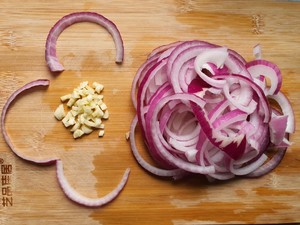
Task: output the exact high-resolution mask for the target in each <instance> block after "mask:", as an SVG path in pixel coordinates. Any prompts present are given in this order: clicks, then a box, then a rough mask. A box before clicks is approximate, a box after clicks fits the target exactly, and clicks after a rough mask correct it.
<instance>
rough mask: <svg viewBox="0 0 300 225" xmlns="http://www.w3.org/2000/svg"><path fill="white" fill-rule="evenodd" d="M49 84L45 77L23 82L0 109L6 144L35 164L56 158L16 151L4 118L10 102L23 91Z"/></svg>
mask: <svg viewBox="0 0 300 225" xmlns="http://www.w3.org/2000/svg"><path fill="white" fill-rule="evenodd" d="M49 84H50V81H49V80H46V79H39V80H35V81H32V82H29V83H27V84H25V85H24V86H23V87H21V88H19V89H18V90H16V91H15V92H13V93H12V95H11V96H10V97H9V98H8V99H7V101H6V103H5V105H4V107H3V109H2V114H1V129H2V134H3V137H4V140H5V141H6V143H7V145H8V146H9V147H10V149H11V150H12V151H13V152H14V153H15V154H16V155H17V156H19V157H20V158H22V159H24V160H26V161H29V162H32V163H37V164H45V165H48V164H52V163H55V161H56V160H57V158H48V159H34V158H31V157H28V156H27V155H26V154H24V153H23V152H21V151H18V149H17V148H16V147H15V146H14V145H13V143H12V141H11V139H10V137H9V135H8V133H7V130H6V126H5V118H6V114H7V111H8V110H9V107H10V106H11V104H12V102H13V101H14V100H15V99H16V98H17V97H18V96H19V95H20V94H22V93H23V92H24V91H26V90H28V89H31V88H34V87H40V86H42V87H48V86H49Z"/></svg>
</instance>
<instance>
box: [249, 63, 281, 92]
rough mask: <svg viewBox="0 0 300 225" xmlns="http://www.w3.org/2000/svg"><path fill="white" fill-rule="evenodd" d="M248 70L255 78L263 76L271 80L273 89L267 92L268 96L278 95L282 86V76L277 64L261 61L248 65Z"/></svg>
mask: <svg viewBox="0 0 300 225" xmlns="http://www.w3.org/2000/svg"><path fill="white" fill-rule="evenodd" d="M246 68H247V70H248V71H249V72H250V74H251V76H252V77H254V78H258V77H260V76H263V77H268V78H269V79H270V81H271V87H270V88H268V89H267V90H266V95H273V94H277V93H278V91H279V90H280V88H281V84H282V78H281V77H282V76H281V72H280V70H279V68H278V67H277V66H276V65H275V64H273V63H271V62H269V61H266V60H262V59H260V60H254V61H251V62H249V63H247V64H246Z"/></svg>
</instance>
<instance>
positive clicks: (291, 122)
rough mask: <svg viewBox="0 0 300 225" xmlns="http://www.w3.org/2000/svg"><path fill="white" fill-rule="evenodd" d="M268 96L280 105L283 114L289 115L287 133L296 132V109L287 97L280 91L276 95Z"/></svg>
mask: <svg viewBox="0 0 300 225" xmlns="http://www.w3.org/2000/svg"><path fill="white" fill-rule="evenodd" d="M268 98H271V99H274V100H275V101H276V102H277V103H278V104H279V106H280V108H281V110H282V113H283V115H287V116H288V119H287V127H286V132H287V133H290V134H291V133H294V132H295V115H294V111H293V109H292V106H291V104H290V102H289V100H288V99H287V97H286V96H285V95H284V94H283V93H282V92H281V91H279V92H278V93H277V94H276V95H269V96H268Z"/></svg>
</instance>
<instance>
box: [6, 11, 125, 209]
mask: <svg viewBox="0 0 300 225" xmlns="http://www.w3.org/2000/svg"><path fill="white" fill-rule="evenodd" d="M78 22H93V23H97V24H99V25H101V26H103V27H104V28H105V29H107V30H108V32H109V33H110V34H111V35H112V37H113V39H114V41H115V44H116V50H117V56H116V62H117V63H122V61H123V57H124V46H123V41H122V38H121V35H120V33H119V30H118V29H117V27H116V25H115V24H114V23H113V22H112V21H110V20H108V19H107V18H105V17H104V16H102V15H100V14H98V13H94V12H76V13H71V14H69V15H66V16H64V17H63V18H61V19H60V20H59V21H58V22H57V23H56V24H55V25H54V26H53V27H52V29H51V30H50V32H49V35H48V37H47V41H46V62H47V64H48V66H49V69H50V70H51V71H52V72H57V71H63V70H64V68H63V66H62V65H61V64H60V63H59V61H58V59H57V57H56V41H57V39H58V36H59V35H60V33H61V32H62V31H63V30H64V29H65V28H67V27H68V26H70V25H72V24H74V23H78ZM49 84H50V81H49V80H46V79H39V80H35V81H32V82H30V83H27V84H25V85H24V86H23V87H21V88H19V89H18V90H16V91H15V92H13V94H12V95H11V96H10V97H9V98H8V100H7V102H6V104H5V105H4V107H3V110H2V114H1V131H2V134H3V137H4V140H5V141H6V143H7V144H8V146H9V147H10V148H11V150H12V151H13V152H14V153H15V154H16V155H17V156H19V157H20V158H22V159H24V160H26V161H28V162H31V163H36V164H39V165H50V164H55V165H56V174H57V179H58V182H59V184H60V186H61V188H62V190H63V191H64V193H65V195H66V196H67V197H68V198H69V199H71V200H73V201H74V202H76V203H78V204H81V205H84V206H88V207H100V206H102V205H105V204H107V203H109V202H111V201H112V200H114V199H115V198H116V197H117V196H118V195H119V194H120V192H121V191H122V190H123V188H124V187H125V185H126V183H127V180H128V177H129V173H130V169H129V168H127V169H126V170H125V172H124V175H123V177H122V179H121V181H120V182H119V184H118V185H117V186H116V187H115V188H114V189H113V190H112V191H111V192H110V193H108V194H107V195H105V196H103V197H100V198H89V197H86V196H84V195H82V194H80V193H78V192H77V191H76V190H75V189H74V188H73V187H72V186H71V185H70V184H69V182H68V180H67V178H66V177H65V175H64V171H63V162H62V160H61V159H60V158H58V157H53V158H45V159H36V158H31V157H28V156H27V155H26V154H24V153H22V152H21V151H19V150H18V149H17V148H16V147H15V146H14V145H13V142H12V141H11V139H10V136H9V134H8V132H7V130H6V126H5V118H6V114H7V112H8V110H9V107H10V106H11V104H12V103H13V101H14V100H15V99H16V97H17V96H18V95H20V94H22V93H23V92H24V91H26V90H28V89H31V88H34V87H38V86H45V87H47V86H49Z"/></svg>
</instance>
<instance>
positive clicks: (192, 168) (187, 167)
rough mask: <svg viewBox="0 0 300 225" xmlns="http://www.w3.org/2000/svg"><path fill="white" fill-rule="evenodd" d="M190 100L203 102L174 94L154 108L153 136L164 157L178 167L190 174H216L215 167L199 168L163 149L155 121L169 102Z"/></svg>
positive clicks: (195, 98) (152, 120)
mask: <svg viewBox="0 0 300 225" xmlns="http://www.w3.org/2000/svg"><path fill="white" fill-rule="evenodd" d="M178 99H182V100H189V101H193V102H196V103H199V102H201V99H199V98H197V97H196V96H193V95H187V94H174V95H172V96H168V97H165V98H163V99H162V100H161V101H160V102H158V104H157V105H155V106H153V107H154V110H153V116H152V118H151V124H150V125H151V135H152V138H153V141H154V143H155V144H156V147H157V150H158V151H159V152H160V153H161V155H163V156H164V157H165V158H166V159H167V160H168V161H169V162H171V163H173V164H174V165H176V166H177V167H178V168H181V169H184V170H186V171H188V172H192V173H201V174H209V173H214V167H213V166H207V167H206V166H197V165H194V164H191V163H187V162H186V161H184V160H182V159H180V158H178V157H175V156H174V155H172V154H170V153H169V152H168V151H166V150H165V147H163V144H162V143H161V142H160V140H159V133H160V132H159V131H158V129H157V124H156V122H155V121H157V116H158V113H159V112H160V110H161V108H162V107H163V106H164V105H166V104H167V103H168V102H169V101H172V100H178Z"/></svg>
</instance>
